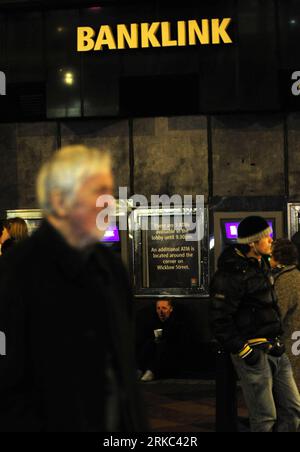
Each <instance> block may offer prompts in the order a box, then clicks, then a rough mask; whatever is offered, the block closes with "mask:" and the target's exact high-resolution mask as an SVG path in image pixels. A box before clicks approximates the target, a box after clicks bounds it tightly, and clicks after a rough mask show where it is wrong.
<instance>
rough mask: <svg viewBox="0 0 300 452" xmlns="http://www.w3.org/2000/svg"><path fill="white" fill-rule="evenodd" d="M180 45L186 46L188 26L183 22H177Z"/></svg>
mask: <svg viewBox="0 0 300 452" xmlns="http://www.w3.org/2000/svg"><path fill="white" fill-rule="evenodd" d="M177 30H178V31H177V33H178V45H179V46H186V25H185V22H184V21H183V20H181V21H180V22H177Z"/></svg>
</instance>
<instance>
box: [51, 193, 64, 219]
mask: <svg viewBox="0 0 300 452" xmlns="http://www.w3.org/2000/svg"><path fill="white" fill-rule="evenodd" d="M50 200H51V205H52V214H53V215H54V216H55V217H57V218H65V217H66V216H67V213H68V208H67V203H66V199H65V197H64V196H63V195H62V193H61V192H60V191H59V190H53V192H52V193H51V195H50Z"/></svg>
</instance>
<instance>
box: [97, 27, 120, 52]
mask: <svg viewBox="0 0 300 452" xmlns="http://www.w3.org/2000/svg"><path fill="white" fill-rule="evenodd" d="M104 45H106V46H108V48H109V49H110V50H115V49H116V48H117V45H116V42H115V38H114V35H113V32H112V29H111V27H110V26H109V25H103V26H102V27H101V28H100V31H99V34H98V38H97V41H96V45H95V47H94V50H103V46H104Z"/></svg>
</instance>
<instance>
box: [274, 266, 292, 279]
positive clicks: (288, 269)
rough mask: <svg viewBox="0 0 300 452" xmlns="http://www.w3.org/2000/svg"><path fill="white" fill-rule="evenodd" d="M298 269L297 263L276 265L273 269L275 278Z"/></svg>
mask: <svg viewBox="0 0 300 452" xmlns="http://www.w3.org/2000/svg"><path fill="white" fill-rule="evenodd" d="M295 269H297V265H283V266H281V267H276V268H274V270H273V275H274V278H275V279H277V278H278V277H279V276H281V275H283V273H288V272H291V271H293V270H295Z"/></svg>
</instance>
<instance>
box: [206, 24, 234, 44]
mask: <svg viewBox="0 0 300 452" xmlns="http://www.w3.org/2000/svg"><path fill="white" fill-rule="evenodd" d="M230 22H231V19H223V20H222V22H221V23H220V19H212V21H211V27H212V43H213V44H220V42H221V39H222V41H223V42H224V43H225V44H231V43H232V40H231V38H230V36H229V35H228V33H227V31H226V29H227V27H228V25H229V24H230ZM220 38H221V39H220Z"/></svg>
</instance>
